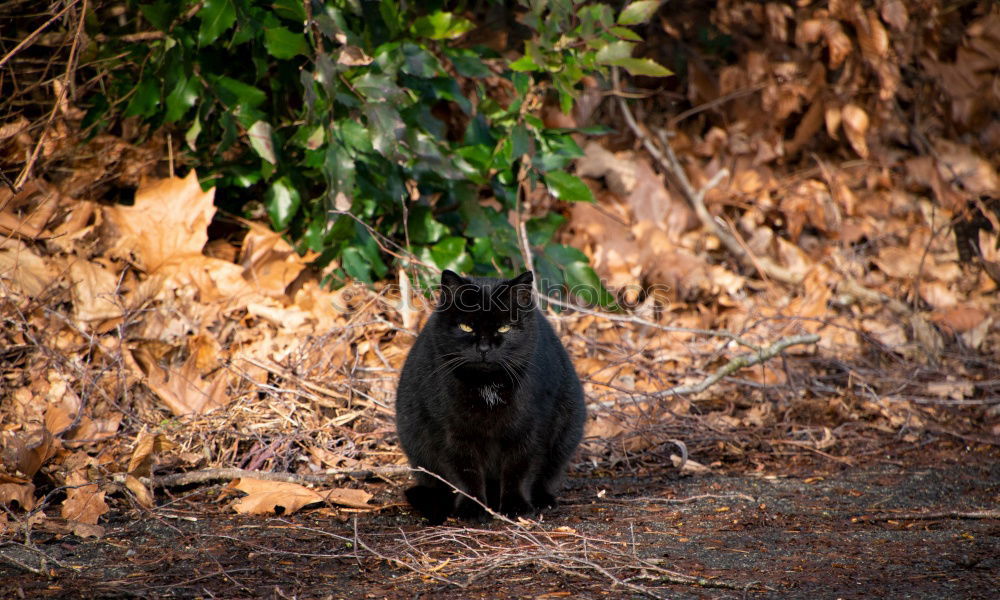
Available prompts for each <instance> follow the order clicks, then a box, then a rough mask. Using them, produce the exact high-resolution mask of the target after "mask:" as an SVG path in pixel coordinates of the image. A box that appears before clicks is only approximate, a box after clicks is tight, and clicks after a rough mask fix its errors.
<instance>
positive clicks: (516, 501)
mask: <svg viewBox="0 0 1000 600" xmlns="http://www.w3.org/2000/svg"><path fill="white" fill-rule="evenodd" d="M500 506H501V509H502V510H501V511H500V512H502V513H503V514H505V515H507V516H508V517H519V516H521V515H526V514H528V513H530V512H534V507H533V506H531V503H529V502H528V501H527V500H525V499H524V498H522V497H521V496H507V497H506V498H504V499H503V501H502V502H501V503H500Z"/></svg>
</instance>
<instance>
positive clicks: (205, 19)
mask: <svg viewBox="0 0 1000 600" xmlns="http://www.w3.org/2000/svg"><path fill="white" fill-rule="evenodd" d="M198 17H199V18H200V19H201V27H199V28H198V45H199V46H207V45H209V44H211V43H212V42H214V41H215V40H216V38H218V37H219V36H220V35H222V32H223V31H225V30H227V29H229V28H230V27H232V26H233V23H235V22H236V5H235V4H234V3H233V0H205V4H204V5H202V7H201V10H199V11H198Z"/></svg>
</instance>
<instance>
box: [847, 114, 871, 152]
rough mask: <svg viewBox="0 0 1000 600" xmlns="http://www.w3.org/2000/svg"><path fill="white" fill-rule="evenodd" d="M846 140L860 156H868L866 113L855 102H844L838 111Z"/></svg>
mask: <svg viewBox="0 0 1000 600" xmlns="http://www.w3.org/2000/svg"><path fill="white" fill-rule="evenodd" d="M840 114H841V118H842V124H843V127H844V133H845V134H847V141H848V142H850V143H851V147H852V148H854V151H855V152H857V153H858V156H860V157H861V158H868V141H867V138H866V135H867V133H868V125H869V122H868V113H866V112H865V111H864V109H862V108H861V107H860V106H858V105H857V104H853V103H851V104H845V105H844V107H843V108H842V109H841V111H840Z"/></svg>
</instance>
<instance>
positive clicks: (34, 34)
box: [0, 0, 82, 67]
mask: <svg viewBox="0 0 1000 600" xmlns="http://www.w3.org/2000/svg"><path fill="white" fill-rule="evenodd" d="M79 1H80V0H72V1H71V2H70V3H69V4H67V5H66V6H64V7H63V9H62V10H61V11H59V12H57V13H56V14H55V15H53V16H52V18H51V19H49V20H48V21H46V22H44V23H42V24H41V25H40V26H39V27H38V29H36V30H34V31H32V32H31V33H29V34H28V36H27V37H25V38H24V39H23V40H21V41H20V42H19V43H18V44H17V45H16V46H14V47H13V48H12V49H11V51H10V52H8V53H7V54H4V56H3V58H0V67H2V66H4V65H5V64H7V61H9V60H10V59H11V58H13V57H14V55H15V54H17V53H18V52H20V51H21V50H24V49H25V48H27V47H28V46H30V45H31V44H33V43H34V41H35V38H37V37H38V36H39V35H41V34H42V32H43V31H45V30H46V29H48V28H49V25H51V24H53V23H55V22H56V21H58V20H59V19H61V18H62V16H63V15H64V14H66V11H68V10H69V9H71V8H73V7H74V6H75V5H76V3H77V2H79ZM81 19H82V17H81Z"/></svg>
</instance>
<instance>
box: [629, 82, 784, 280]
mask: <svg viewBox="0 0 1000 600" xmlns="http://www.w3.org/2000/svg"><path fill="white" fill-rule="evenodd" d="M611 79H612V85H613V87H614V89H615V90H616V91H617V90H620V89H621V84H620V75H619V73H618V69H617V68H612V70H611ZM616 98H617V100H618V107H619V108H620V109H621V111H622V116H623V117H624V118H625V123H626V124H628V127H629V129H631V130H632V133H633V134H634V135H635V136H636V138H638V139H639V141H640V142H641V143H642V146H643V147H644V148H645V149H646V151H647V152H649V154H650V156H652V157H653V158H655V159H656V161H657V162H659V163H660V166H661V167H662V168H663V169H664V170H665V171H666V172H668V173H670V175H671V176H672V177H673V179H674V181H676V182H677V186H678V187H679V188H680V190H681V193H683V194H684V198H685V199H686V200H687V201H688V204H689V205H690V206H691V208H692V209H694V212H695V214H696V215H698V220H700V221H701V223H702V225H703V226H704V227H705V228H706V229H708V230H709V231H711V232H712V233H713V234H714V235H715V237H717V238H719V240H720V241H721V242H722V244H723V245H724V246H725V247H726V250H728V251H729V253H730V254H732V255H733V256H735V257H736V259H737V260H739V261H740V262H741V263H743V264H744V265H745V266H747V267H749V268H751V269H756V270H757V271H759V272H760V273H761V274H762V275H764V276H765V277H769V278H771V279H776V280H778V281H781V282H782V283H787V284H790V285H798V284H799V283H800V282H801V280H802V276H801V275H797V274H795V273H793V272H792V271H790V270H789V269H786V268H785V267H782V266H781V265H779V264H777V263H775V262H774V261H772V260H771V259H770V258H768V257H766V256H754V255H753V254H751V253H750V251H749V250H748V249H747V248H746V246H745V245H743V244H741V243H740V242H739V241H738V240H737V239H736V237H735V236H734V235H733V234H731V233H730V232H728V231H726V230H725V229H723V228H722V227H721V226H720V225H719V223H718V222H717V221H716V220H715V218H714V217H712V214H711V213H709V212H708V208H706V207H705V194H707V193H708V191H709V190H711V189H712V188H713V187H715V186H716V185H718V183H719V181H721V180H722V179H723V178H724V177H728V176H729V171H728V170H726V169H721V170H720V171H719V172H717V173H716V174H715V175H714V176H713V177H712V178H711V179H710V180H709V181H708V182H707V183H706V184H705V185H704V186H702V188H701V189H699V190H695V189H694V186H693V185H691V180H689V179H688V176H687V173H685V172H684V167H683V166H682V165H681V163H680V160H679V159H678V158H677V155H676V154H674V150H673V148H672V147H671V146H670V142H669V140H667V138H666V134H665V133H663V132H662V131H661V132H659V138H660V142H661V143H662V144H663V151H660V149H659V148H657V147H656V144H654V143H653V141H652V140H651V139H650V138H649V136H648V135H647V134H646V132H644V131H643V130H642V128H641V127H639V123H638V122H636V120H635V116H634V115H633V114H632V110H631V109H630V108H629V107H628V102H627V101H626V100H625V98H623V97H622V96H620V95H616Z"/></svg>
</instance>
